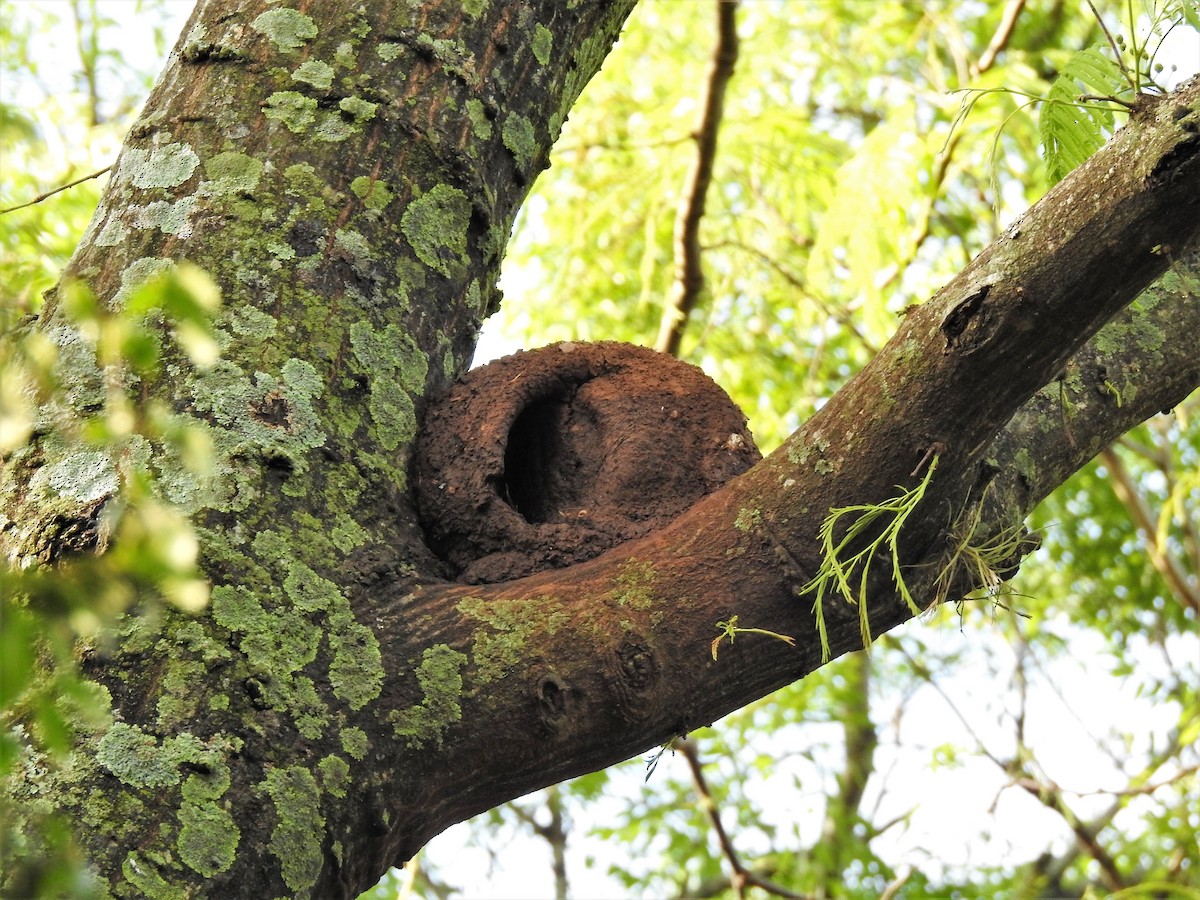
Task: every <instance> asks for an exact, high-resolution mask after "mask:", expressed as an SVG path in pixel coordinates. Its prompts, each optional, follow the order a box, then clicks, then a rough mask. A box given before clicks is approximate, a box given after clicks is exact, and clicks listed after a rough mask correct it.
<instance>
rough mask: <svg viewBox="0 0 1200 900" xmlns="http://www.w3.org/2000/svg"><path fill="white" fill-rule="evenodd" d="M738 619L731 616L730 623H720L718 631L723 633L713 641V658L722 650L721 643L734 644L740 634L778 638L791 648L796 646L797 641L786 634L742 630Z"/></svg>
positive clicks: (763, 630) (750, 629)
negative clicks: (726, 639)
mask: <svg viewBox="0 0 1200 900" xmlns="http://www.w3.org/2000/svg"><path fill="white" fill-rule="evenodd" d="M737 621H738V617H737V616H730V617H729V621H728V622H718V623H717V630H718V631H720V632H721V633H720V634H718V635H717V636H716V638H714V639H713V642H712V657H713V659H716V658H717V651H718V650H720V649H721V641H723V640H725V638H729V643H731V644H732V643H733V639H734V638H735V637H737V636H738V635H739V634H765V635H766V636H767V637H773V638H778V639H779V640H781V641H783V642H784V643H785V644H788V645H789V646H792V647H795V646H796V639H795V638H794V637H788V636H787V635H786V634H780V633H779V632H777V631H767V629H765V628H741V627H739V626H738V623H737Z"/></svg>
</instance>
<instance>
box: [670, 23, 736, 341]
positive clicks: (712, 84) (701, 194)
mask: <svg viewBox="0 0 1200 900" xmlns="http://www.w3.org/2000/svg"><path fill="white" fill-rule="evenodd" d="M736 13H737V0H717V43H716V47H715V48H714V50H713V56H712V62H711V64H710V66H709V70H708V81H707V82H706V83H705V86H704V98H703V102H702V103H701V106H700V109H701V112H700V122H699V124H698V125H697V127H696V135H695V138H696V155H695V157H694V158H693V159H692V167H691V170H690V171H689V172H688V177H687V184H686V187H685V188H684V192H683V197H682V198H681V200H680V204H679V210H678V212H677V214H676V217H675V280H674V281H673V282H672V284H671V294H670V296H669V297H668V298H667V305H666V308H665V309H664V310H663V315H662V321H661V323H660V324H659V329H658V339H657V340H656V341H655V342H654V346H655V349H657V350H660V351H662V352H663V353H670V354H671V355H672V356H678V355H679V346H680V343H681V342H682V340H683V330H684V328H685V327H686V326H687V321H688V316H689V315H691V312H692V310H693V309H694V308H695V306H696V304H697V302H699V300H700V292H701V290H703V288H704V271H703V268H702V265H701V247H700V220H701V219H702V218H704V202H705V197H706V195H707V194H708V187H709V185H710V184H711V183H712V174H713V163H714V161H715V160H716V156H717V132H718V131H719V130H720V127H721V117H722V115H723V112H724V107H725V88H726V86H727V85H728V84H729V79H730V78H731V77H732V76H733V68H734V66H735V65H736V64H737V57H738V36H737V16H736Z"/></svg>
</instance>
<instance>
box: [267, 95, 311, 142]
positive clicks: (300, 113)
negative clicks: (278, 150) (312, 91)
mask: <svg viewBox="0 0 1200 900" xmlns="http://www.w3.org/2000/svg"><path fill="white" fill-rule="evenodd" d="M263 114H264V115H265V116H266V117H267V118H268V119H271V120H272V121H275V122H282V123H283V124H284V125H285V126H286V127H287V129H288V131H290V132H292V133H293V134H303V133H304V132H306V131H308V130H309V129H310V128H311V127H312V126H313V123H314V122H316V120H317V101H316V98H314V97H306V96H304V95H303V94H301V93H298V92H297V91H276V92H275V93H273V94H272V95H271V96H270V97H268V98H267V102H266V105H265V106H264V107H263Z"/></svg>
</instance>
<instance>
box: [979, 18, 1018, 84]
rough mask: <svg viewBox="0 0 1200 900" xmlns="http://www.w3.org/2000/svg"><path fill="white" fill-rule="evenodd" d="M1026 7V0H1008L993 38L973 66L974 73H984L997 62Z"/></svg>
mask: <svg viewBox="0 0 1200 900" xmlns="http://www.w3.org/2000/svg"><path fill="white" fill-rule="evenodd" d="M1024 8H1025V0H1008V5H1007V6H1005V7H1004V12H1003V14H1001V16H1000V24H999V25H998V26H997V27H996V33H995V34H993V35H992V39H991V41H989V42H988V45H987V49H985V50H984V51H983V53H982V54H981V55H980V57H979V61H978V62H976V63H975V65H973V66H971V74H972V75H982V74H983V73H984V72H986V71H987V70H988V69H990V68H991V67H992V65H993V64H994V63H995V62H996V57H997V56H999V55H1000V53H1001V52H1002V51H1003V50H1004V48H1005V47H1007V46H1008V42H1009V40H1010V39H1011V38H1012V35H1013V31H1015V30H1016V26H1017V18H1018V17H1019V16H1020V15H1021V10H1022V9H1024Z"/></svg>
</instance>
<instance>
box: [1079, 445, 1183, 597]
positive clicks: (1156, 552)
mask: <svg viewBox="0 0 1200 900" xmlns="http://www.w3.org/2000/svg"><path fill="white" fill-rule="evenodd" d="M1100 457H1101V459H1102V460H1103V461H1104V467H1105V468H1106V469H1108V472H1109V474H1110V475H1112V489H1113V493H1114V494H1116V495H1117V499H1118V500H1120V501H1121V504H1122V505H1123V506H1124V507H1125V509H1126V510H1127V511H1128V513H1129V516H1130V518H1131V519H1133V523H1134V525H1135V526H1136V528H1137V531H1138V534H1139V535H1140V536H1141V539H1142V546H1143V547H1145V548H1146V552H1147V553H1148V554H1149V556H1150V562H1151V564H1153V566H1154V568H1155V569H1157V570H1158V574H1159V575H1161V576H1162V578H1163V580H1164V581H1165V582H1166V583H1167V585H1168V587H1170V588H1171V592H1172V593H1174V594H1175V596H1176V597H1178V598H1179V602H1180V603H1182V604H1183V605H1184V606H1185V607H1187V608H1189V609H1191V610H1192V611H1193V612H1197V613H1200V592H1197V591H1196V589H1195V588H1193V587H1192V586H1191V585H1190V584H1189V583H1188V577H1187V574H1186V573H1185V572H1184V571H1183V570H1182V569H1181V568H1180V567H1179V564H1178V563H1177V562H1176V561H1175V558H1174V557H1173V556H1172V555H1171V554H1170V553H1169V552H1168V551H1167V550H1166V549H1165V548H1164V547H1162V546H1161V545H1160V544H1159V542H1158V539H1157V538H1156V536H1155V525H1154V518H1153V515H1152V513H1151V512H1150V510H1149V509H1148V508H1147V507H1146V503H1145V501H1144V500H1143V499H1142V496H1141V494H1140V493H1139V492H1138V489H1137V485H1136V484H1135V483H1134V480H1133V478H1132V477H1131V476H1130V474H1129V470H1128V469H1127V468H1126V467H1125V463H1124V462H1122V461H1121V457H1119V456H1118V455H1117V454H1116V452H1115V451H1114V450H1113V449H1112V448H1111V447H1110V448H1108V449H1107V450H1103V451H1101V453H1100Z"/></svg>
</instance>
